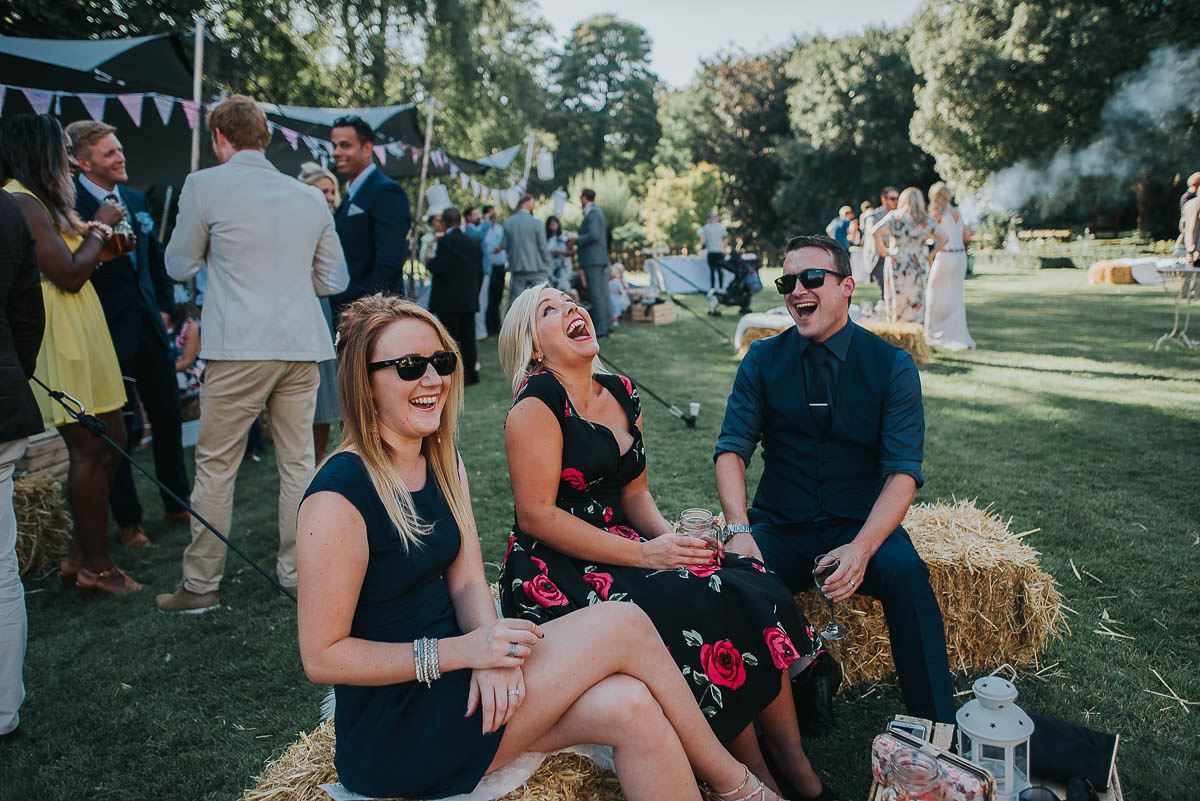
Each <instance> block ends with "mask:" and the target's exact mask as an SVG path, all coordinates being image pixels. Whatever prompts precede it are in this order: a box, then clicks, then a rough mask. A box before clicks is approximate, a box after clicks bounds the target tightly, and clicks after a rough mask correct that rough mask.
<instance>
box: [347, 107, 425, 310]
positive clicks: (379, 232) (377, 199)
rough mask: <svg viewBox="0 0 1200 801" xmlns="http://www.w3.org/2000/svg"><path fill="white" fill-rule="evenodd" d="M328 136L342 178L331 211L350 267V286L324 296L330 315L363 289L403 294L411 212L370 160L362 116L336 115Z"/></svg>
mask: <svg viewBox="0 0 1200 801" xmlns="http://www.w3.org/2000/svg"><path fill="white" fill-rule="evenodd" d="M329 137H330V140H331V141H332V142H333V163H334V165H335V166H336V167H337V171H338V174H339V175H341V176H342V178H344V179H346V181H347V182H348V183H347V184H346V194H345V195H343V196H342V203H341V205H340V206H338V207H337V211H336V212H335V213H334V216H333V218H334V222H335V224H336V225H337V233H338V238H339V239H340V240H341V242H342V250H344V251H345V252H346V265H347V267H348V268H349V271H350V286H349V287H348V288H347V289H346V291H345V292H342V293H341V294H339V295H335V296H334V297H333V298H331V301H330V302H331V303H332V304H333V313H334V315H335V316H336V315H338V314H340V313H341V310H342V309H344V308H345V307H347V306H349V305H350V304H351V303H353V302H354V301H356V300H358V299H359V298H361V297H363V296H364V295H372V294H374V293H376V292H387V293H392V294H397V295H403V294H404V262H405V259H407V258H408V229H409V225H410V224H411V222H412V215H411V212H410V211H409V205H408V195H406V194H405V193H404V190H403V189H401V188H400V185H399V184H398V183H396V182H395V181H393V180H392V179H391V178H388V177H387V176H386V175H384V174H383V171H382V170H380V169H379V168H378V167H376V166H375V161H374V152H375V131H374V129H372V128H371V126H370V125H368V124H367V122H366V121H365V120H363V118H362V117H355V116H346V117H338V118H337V119H335V120H334V121H333V130H332V132H331V133H330V135H329Z"/></svg>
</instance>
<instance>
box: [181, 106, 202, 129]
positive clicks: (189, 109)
mask: <svg viewBox="0 0 1200 801" xmlns="http://www.w3.org/2000/svg"><path fill="white" fill-rule="evenodd" d="M179 105H181V106H183V116H185V117H187V122H188V127H189V128H195V127H196V121H197V120H199V119H200V104H199V103H197V102H196V101H195V100H180V101H179Z"/></svg>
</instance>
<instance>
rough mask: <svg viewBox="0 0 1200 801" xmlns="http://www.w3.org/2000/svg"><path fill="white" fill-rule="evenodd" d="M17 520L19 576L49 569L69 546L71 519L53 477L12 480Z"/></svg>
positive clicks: (33, 476) (59, 488)
mask: <svg viewBox="0 0 1200 801" xmlns="http://www.w3.org/2000/svg"><path fill="white" fill-rule="evenodd" d="M13 512H14V513H15V515H16V520H17V569H18V570H19V571H20V573H21V575H22V576H23V575H25V574H26V573H28V572H29V571H31V570H41V569H43V568H46V567H49V566H50V565H52V564H54V563H55V562H57V561H58V560H59V559H61V558H63V557H64V556H66V555H67V549H68V548H70V547H71V516H70V515H69V514H67V510H66V509H65V508H64V507H63V497H62V487H61V486H60V485H59V483H58V481H57V479H55V478H54V476H52V475H50V474H48V473H44V472H40V473H29V474H27V475H24V476H21V477H20V478H17V479H15V480H14V481H13Z"/></svg>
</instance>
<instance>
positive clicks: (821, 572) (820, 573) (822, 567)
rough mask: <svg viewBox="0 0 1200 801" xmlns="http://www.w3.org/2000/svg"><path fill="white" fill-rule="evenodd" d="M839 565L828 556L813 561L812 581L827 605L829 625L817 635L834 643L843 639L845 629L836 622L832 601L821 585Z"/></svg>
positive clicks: (838, 562) (834, 557)
mask: <svg viewBox="0 0 1200 801" xmlns="http://www.w3.org/2000/svg"><path fill="white" fill-rule="evenodd" d="M841 564H842V563H841V560H839V559H838V558H837V557H836V556H830V555H829V554H822V555H821V556H818V557H817V558H816V559H815V560H813V580H814V581H815V582H816V583H817V592H819V593H821V597H822V598H824V599H825V603H827V604H829V623H827V624H826V625H825V628H823V629H821V631H819V632H818V634H820V635H821V639H823V640H828V641H830V642H835V641H837V640H840V639H842V638H843V637H845V636H846V627H845V626H843V625H842V624H841V623H838V622H837V617H836V616H835V614H834V611H833V601H831V600H830V599H829V597H828V596H826V595H825V591H824V590H823V589H822V585H824V584H825V580H826V579H828V578H829V577H830V576H832V575H833V574H834V572H835V571H837V569H838V567H839V566H840V565H841Z"/></svg>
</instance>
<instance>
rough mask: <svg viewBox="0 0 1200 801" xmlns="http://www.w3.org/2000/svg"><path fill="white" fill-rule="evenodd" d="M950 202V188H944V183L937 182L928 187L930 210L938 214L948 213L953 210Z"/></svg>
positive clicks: (951, 198) (951, 199) (952, 204)
mask: <svg viewBox="0 0 1200 801" xmlns="http://www.w3.org/2000/svg"><path fill="white" fill-rule="evenodd" d="M952 201H953V196H952V195H951V194H950V187H948V186H946V182H945V181H938V182H937V183H935V184H934V185H933V186H931V187H929V206H930V210H937V211H939V212H945V211H950V210H951V209H953V208H954V203H953V202H952Z"/></svg>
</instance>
